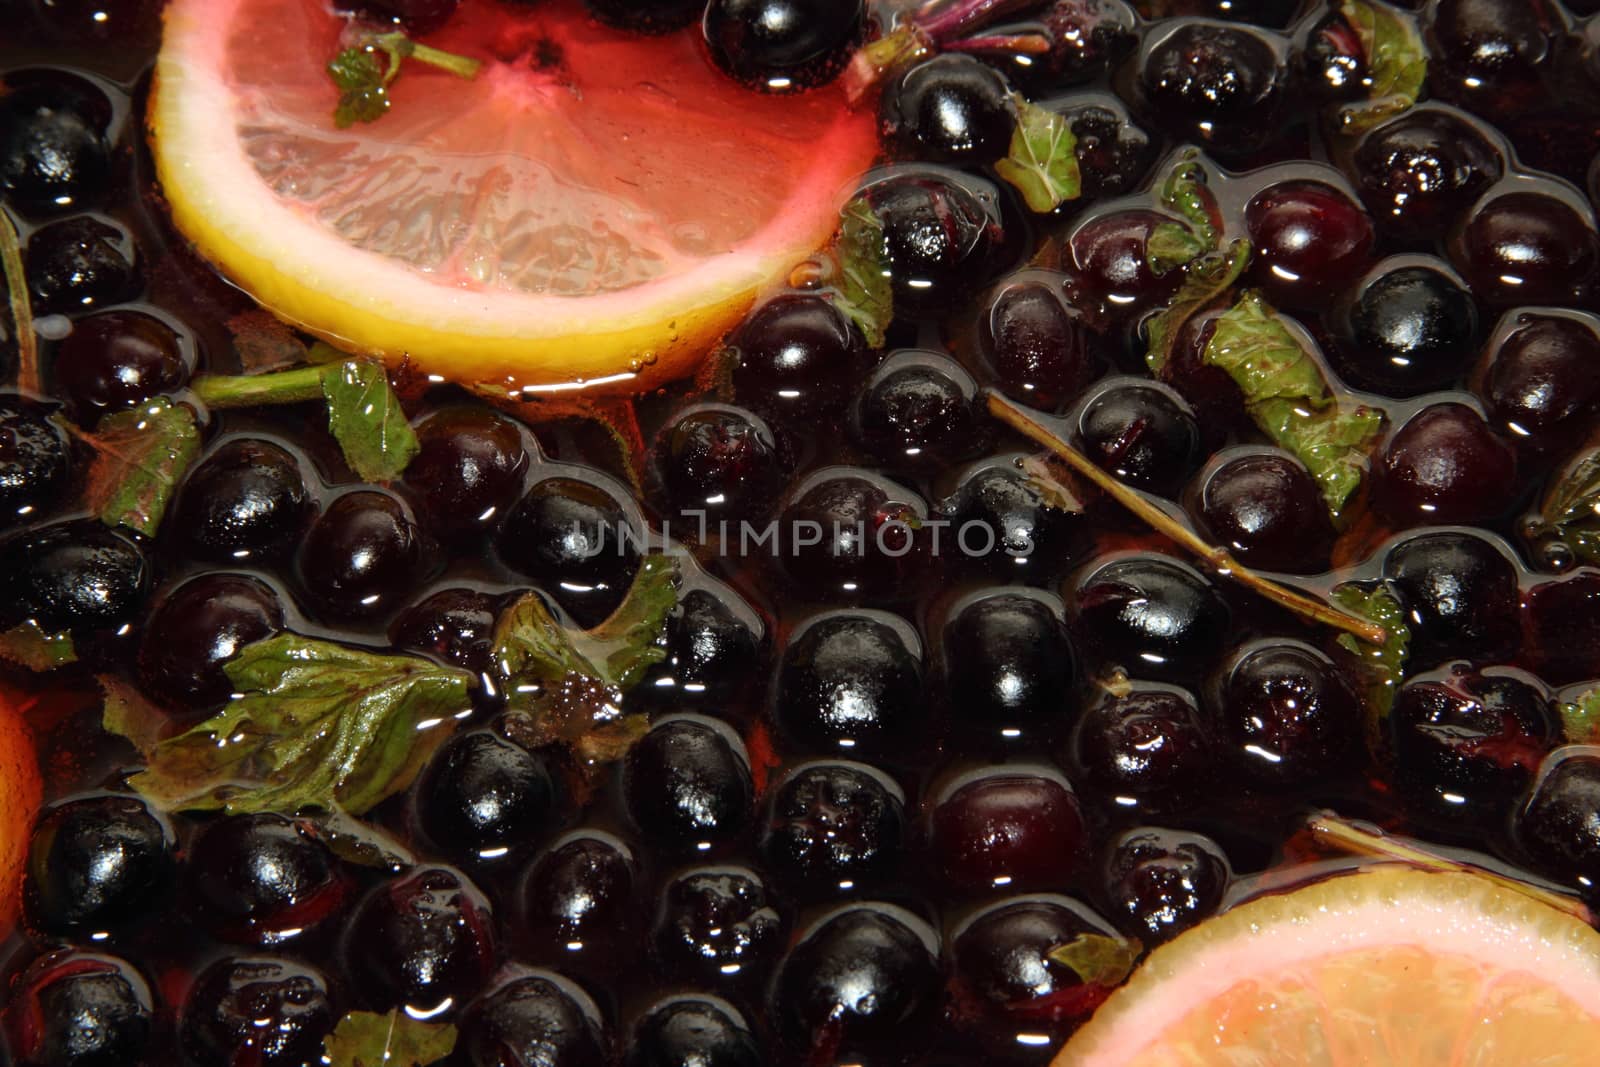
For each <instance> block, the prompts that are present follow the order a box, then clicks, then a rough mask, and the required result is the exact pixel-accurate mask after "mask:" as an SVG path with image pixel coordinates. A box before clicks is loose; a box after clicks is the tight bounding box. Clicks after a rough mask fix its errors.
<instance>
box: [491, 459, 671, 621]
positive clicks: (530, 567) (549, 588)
mask: <svg viewBox="0 0 1600 1067" xmlns="http://www.w3.org/2000/svg"><path fill="white" fill-rule="evenodd" d="M499 545H500V556H501V558H502V559H504V560H505V561H506V562H507V563H508V564H510V565H511V567H512V568H513V569H514V570H516V571H518V572H519V573H521V574H525V575H527V576H528V577H529V578H532V579H533V580H534V582H536V583H537V584H538V585H539V587H540V588H541V589H543V590H545V591H546V592H548V593H549V594H550V596H552V597H553V598H555V600H556V601H557V602H558V603H559V604H560V605H561V606H562V607H563V608H564V609H566V611H567V613H568V614H570V615H571V616H572V617H573V619H574V620H576V621H577V623H578V624H579V625H580V626H594V625H596V624H597V623H600V622H603V621H605V619H606V617H607V616H609V615H610V614H611V613H612V612H613V611H615V610H616V608H617V605H619V604H621V603H622V598H623V597H625V596H627V593H628V589H629V587H630V586H631V585H632V583H633V576H634V573H635V572H636V571H637V570H638V569H639V546H640V540H639V536H638V533H637V531H636V530H635V528H634V526H633V525H632V523H631V522H630V521H629V519H628V517H627V515H626V514H625V513H624V512H623V510H622V506H621V505H620V504H619V503H618V502H617V499H616V498H615V497H614V496H612V495H611V493H610V492H608V491H607V490H606V489H604V488H603V487H601V486H599V485H596V484H594V483H593V482H589V481H580V480H578V479H576V478H546V479H545V480H544V481H541V482H539V483H538V484H536V485H535V486H534V487H533V488H532V489H529V490H528V492H527V494H526V495H525V496H524V497H523V498H522V500H521V501H519V502H518V503H517V505H516V507H514V508H512V509H511V514H510V516H509V517H508V518H507V519H506V522H505V525H504V526H503V527H501V529H500V540H499Z"/></svg>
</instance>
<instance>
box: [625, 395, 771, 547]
mask: <svg viewBox="0 0 1600 1067" xmlns="http://www.w3.org/2000/svg"><path fill="white" fill-rule="evenodd" d="M787 467H788V464H787V462H786V461H785V459H784V457H783V455H782V453H781V452H780V451H779V449H778V442H777V439H776V438H775V437H774V436H773V433H772V430H771V429H770V428H769V427H768V426H767V424H766V422H765V421H763V420H762V418H761V417H760V416H759V415H756V414H755V413H754V412H750V411H745V410H744V409H742V408H736V407H730V406H727V405H723V404H704V405H697V406H695V407H692V408H690V409H689V410H687V411H685V412H683V413H681V414H680V415H678V417H677V418H676V419H674V420H673V421H672V423H671V424H670V425H668V426H667V428H666V429H665V430H663V431H662V432H661V436H660V437H658V438H657V439H656V446H655V470H656V476H657V477H658V478H659V479H660V481H661V487H662V488H663V489H664V490H665V491H666V497H667V500H668V501H669V502H670V503H671V505H672V508H673V510H674V512H675V513H676V517H677V518H678V519H679V520H680V521H681V522H682V523H683V529H684V530H685V531H686V536H692V537H695V538H696V539H697V540H705V539H706V538H707V537H709V536H710V533H709V531H712V530H716V529H717V528H718V524H719V523H721V522H722V521H723V520H728V521H730V522H734V521H738V520H743V519H755V518H759V517H760V516H762V515H764V514H766V513H767V511H768V510H769V509H770V508H771V507H772V506H773V505H774V504H775V503H776V502H777V499H778V494H779V493H780V492H781V491H782V490H783V481H784V475H785V474H786V473H787ZM675 525H676V524H675ZM702 530H704V531H707V533H706V535H705V536H701V534H700V531H702Z"/></svg>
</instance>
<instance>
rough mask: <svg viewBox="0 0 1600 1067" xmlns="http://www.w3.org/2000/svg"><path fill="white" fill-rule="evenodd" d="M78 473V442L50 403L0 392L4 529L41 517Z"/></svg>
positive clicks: (0, 502)
mask: <svg viewBox="0 0 1600 1067" xmlns="http://www.w3.org/2000/svg"><path fill="white" fill-rule="evenodd" d="M71 473H72V446H71V444H70V443H69V442H68V440H67V435H66V433H65V432H64V431H63V430H62V429H61V428H60V427H59V426H57V425H56V424H55V423H54V422H51V421H50V419H49V416H48V411H47V409H45V408H43V407H41V406H39V405H37V404H35V403H34V402H33V401H31V400H28V399H27V398H25V397H21V396H18V395H16V394H14V393H9V394H8V393H0V532H4V531H6V530H8V529H10V528H11V527H13V526H16V525H18V524H19V523H21V522H26V521H29V520H31V519H37V518H39V517H40V515H41V513H42V512H44V511H45V510H46V509H48V508H49V507H50V505H52V504H54V503H55V502H56V500H57V498H58V497H59V496H60V495H61V492H62V491H63V489H64V488H65V487H66V484H67V479H68V478H69V477H70V476H71Z"/></svg>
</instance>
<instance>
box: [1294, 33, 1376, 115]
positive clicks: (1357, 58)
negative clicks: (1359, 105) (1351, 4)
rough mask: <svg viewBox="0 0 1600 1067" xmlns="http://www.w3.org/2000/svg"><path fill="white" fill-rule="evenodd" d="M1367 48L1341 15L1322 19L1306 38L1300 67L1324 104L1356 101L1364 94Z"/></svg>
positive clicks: (1312, 89)
mask: <svg viewBox="0 0 1600 1067" xmlns="http://www.w3.org/2000/svg"><path fill="white" fill-rule="evenodd" d="M1366 51H1367V50H1366V46H1365V45H1363V44H1362V43H1361V36H1360V34H1359V33H1358V32H1357V30H1356V28H1355V27H1354V26H1352V25H1350V23H1349V22H1348V21H1347V20H1346V19H1345V17H1344V15H1343V13H1342V12H1332V13H1330V14H1327V15H1324V16H1323V17H1322V19H1321V20H1320V21H1318V22H1317V24H1316V25H1315V26H1313V27H1312V28H1311V32H1310V33H1309V34H1307V36H1306V40H1305V44H1304V46H1303V48H1302V49H1301V52H1300V67H1301V70H1302V71H1303V72H1304V73H1305V77H1306V80H1307V82H1309V85H1310V89H1311V92H1312V93H1314V94H1315V95H1316V96H1318V97H1319V98H1321V99H1323V100H1335V101H1344V100H1359V99H1361V98H1362V97H1364V96H1365V95H1366V93H1367V85H1368V84H1369V83H1368V81H1367V79H1368V77H1369V74H1368V72H1367V55H1366Z"/></svg>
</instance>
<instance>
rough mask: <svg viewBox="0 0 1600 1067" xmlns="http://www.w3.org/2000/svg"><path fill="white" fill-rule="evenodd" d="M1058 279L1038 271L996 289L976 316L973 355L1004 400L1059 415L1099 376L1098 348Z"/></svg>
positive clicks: (1094, 334) (1053, 275)
mask: <svg viewBox="0 0 1600 1067" xmlns="http://www.w3.org/2000/svg"><path fill="white" fill-rule="evenodd" d="M1062 281H1063V279H1062V276H1061V275H1058V274H1051V273H1046V272H1043V271H1039V272H1029V273H1025V274H1021V275H1017V276H1015V279H1014V280H1011V281H1007V282H1004V283H1002V284H1001V285H999V286H998V287H996V289H995V290H994V292H993V294H992V295H991V296H990V297H989V298H988V299H987V301H986V302H985V304H984V306H983V308H982V309H981V310H980V311H979V312H978V350H979V351H980V352H981V353H982V354H983V357H984V360H985V362H987V364H988V366H989V368H990V369H991V370H992V371H993V373H994V376H995V378H996V379H998V384H999V386H1000V388H1001V389H1003V390H1004V391H1005V392H1006V394H1007V395H1008V396H1011V397H1014V398H1015V399H1017V400H1020V401H1022V402H1023V403H1025V404H1028V405H1030V406H1031V407H1036V408H1040V409H1042V410H1044V411H1059V410H1060V409H1061V408H1063V407H1065V406H1066V405H1067V404H1068V403H1070V402H1071V401H1073V400H1075V399H1077V396H1078V394H1079V393H1081V392H1083V390H1084V389H1085V388H1087V387H1088V385H1089V383H1090V382H1092V381H1094V379H1095V377H1096V376H1097V375H1098V374H1099V372H1100V363H1101V359H1100V352H1099V349H1100V343H1099V338H1098V336H1097V334H1096V333H1095V331H1093V330H1091V329H1090V328H1089V325H1088V323H1086V322H1085V321H1084V320H1083V317H1082V315H1080V314H1079V313H1078V312H1077V311H1076V310H1075V309H1073V308H1072V307H1070V306H1069V305H1068V304H1067V301H1066V296H1065V293H1064V291H1063V289H1062Z"/></svg>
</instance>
